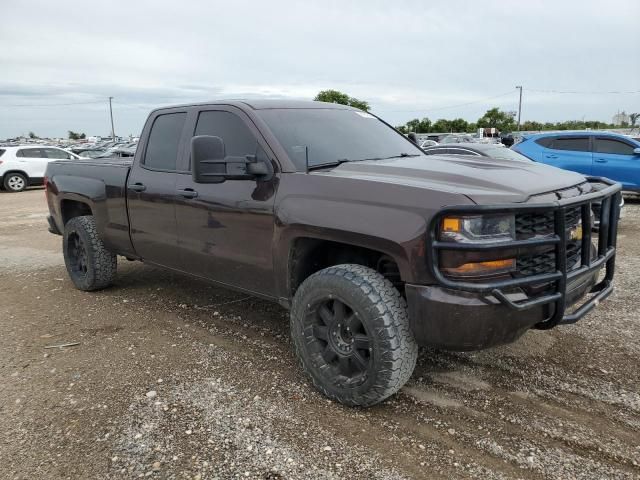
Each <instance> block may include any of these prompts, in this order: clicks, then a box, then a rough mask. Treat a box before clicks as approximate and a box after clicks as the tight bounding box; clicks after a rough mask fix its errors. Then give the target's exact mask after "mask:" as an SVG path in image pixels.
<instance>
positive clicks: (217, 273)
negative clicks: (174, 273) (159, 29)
mask: <svg viewBox="0 0 640 480" xmlns="http://www.w3.org/2000/svg"><path fill="white" fill-rule="evenodd" d="M194 114H195V116H194V124H193V125H192V127H191V135H190V137H191V136H193V135H212V136H217V137H220V138H222V140H223V141H224V144H225V153H226V155H228V156H245V155H256V156H257V157H258V159H259V160H264V161H269V162H271V159H273V158H274V157H275V156H274V155H273V154H272V153H267V152H271V150H270V149H269V147H268V145H267V144H266V142H265V141H264V139H263V138H262V136H261V135H260V133H259V131H258V130H257V128H256V127H255V125H254V124H253V123H252V122H251V120H250V119H249V117H248V116H247V115H246V114H245V113H244V112H242V111H240V110H239V109H236V108H233V107H224V106H216V107H207V108H205V107H203V108H198V109H197V110H196V111H195V112H194ZM185 165H187V166H188V168H191V164H190V154H189V153H188V150H186V151H185ZM278 181H279V180H278V174H277V173H276V174H275V175H274V176H273V177H272V178H271V179H269V180H266V181H263V180H258V179H251V180H226V181H224V182H222V183H207V184H205V183H195V182H194V181H193V178H192V176H191V175H180V176H179V177H178V183H177V185H176V190H177V197H176V198H177V199H176V217H177V224H178V238H179V242H180V253H181V256H182V262H183V269H184V270H185V271H188V272H189V273H194V274H196V275H199V276H202V277H205V278H208V279H211V280H214V281H217V282H220V283H224V284H227V285H232V286H235V287H239V288H242V289H245V290H250V291H253V292H259V293H261V294H266V295H273V294H275V284H274V282H273V252H272V244H273V235H274V217H273V208H274V202H275V194H276V190H277V187H278Z"/></svg>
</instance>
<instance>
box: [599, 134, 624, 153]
mask: <svg viewBox="0 0 640 480" xmlns="http://www.w3.org/2000/svg"><path fill="white" fill-rule="evenodd" d="M596 152H598V153H616V154H618V155H633V147H632V146H631V145H629V144H628V143H625V142H621V141H620V140H613V139H611V138H597V139H596Z"/></svg>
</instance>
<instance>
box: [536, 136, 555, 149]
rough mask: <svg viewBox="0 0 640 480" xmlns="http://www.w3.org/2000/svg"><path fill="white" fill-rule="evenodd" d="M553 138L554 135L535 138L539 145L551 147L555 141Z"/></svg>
mask: <svg viewBox="0 0 640 480" xmlns="http://www.w3.org/2000/svg"><path fill="white" fill-rule="evenodd" d="M553 138H554V137H542V138H539V139H537V140H535V142H536V143H537V144H538V145H541V146H543V147H545V148H549V147H550V146H551V143H552V142H553Z"/></svg>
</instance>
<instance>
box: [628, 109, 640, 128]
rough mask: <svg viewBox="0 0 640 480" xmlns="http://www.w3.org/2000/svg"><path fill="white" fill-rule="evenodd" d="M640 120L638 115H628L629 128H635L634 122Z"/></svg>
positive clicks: (639, 114)
mask: <svg viewBox="0 0 640 480" xmlns="http://www.w3.org/2000/svg"><path fill="white" fill-rule="evenodd" d="M639 118H640V113H630V114H629V120H630V122H631V123H630V125H631V128H634V127H635V126H636V122H637V121H638V119H639Z"/></svg>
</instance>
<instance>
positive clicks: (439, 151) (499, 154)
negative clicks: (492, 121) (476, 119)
mask: <svg viewBox="0 0 640 480" xmlns="http://www.w3.org/2000/svg"><path fill="white" fill-rule="evenodd" d="M423 150H424V152H425V153H426V154H427V155H465V156H471V157H489V158H496V159H499V160H517V161H525V162H531V160H529V159H528V158H527V157H525V156H524V155H521V154H519V153H518V152H515V151H513V150H511V149H509V148H504V147H501V146H498V145H496V144H492V143H449V144H447V145H436V146H433V147H426V148H423Z"/></svg>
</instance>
